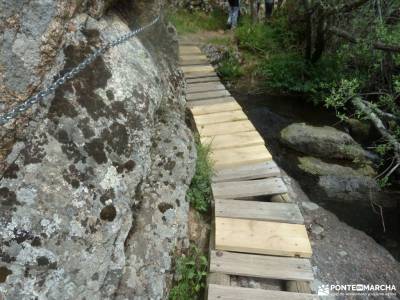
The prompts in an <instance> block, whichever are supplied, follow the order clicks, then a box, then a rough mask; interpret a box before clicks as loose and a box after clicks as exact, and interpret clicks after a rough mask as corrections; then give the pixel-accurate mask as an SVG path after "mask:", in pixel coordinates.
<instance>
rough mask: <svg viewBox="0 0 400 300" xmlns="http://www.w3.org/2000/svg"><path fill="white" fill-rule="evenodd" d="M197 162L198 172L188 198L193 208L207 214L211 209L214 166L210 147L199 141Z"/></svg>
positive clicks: (197, 143) (191, 184) (197, 144)
mask: <svg viewBox="0 0 400 300" xmlns="http://www.w3.org/2000/svg"><path fill="white" fill-rule="evenodd" d="M196 148H197V161H196V172H195V174H194V177H193V179H192V182H191V183H190V187H189V190H188V192H187V198H188V200H189V202H190V204H191V206H192V207H193V208H194V209H196V210H197V211H198V212H201V213H205V212H207V211H208V210H209V208H210V202H211V197H212V192H211V177H212V175H213V171H212V164H211V161H210V158H209V153H210V147H208V146H203V145H201V143H200V141H199V139H198V138H197V142H196Z"/></svg>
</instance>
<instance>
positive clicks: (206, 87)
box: [186, 82, 225, 94]
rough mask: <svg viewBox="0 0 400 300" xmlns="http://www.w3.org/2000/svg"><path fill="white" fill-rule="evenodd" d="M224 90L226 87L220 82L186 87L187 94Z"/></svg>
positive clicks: (192, 84) (193, 84) (194, 84)
mask: <svg viewBox="0 0 400 300" xmlns="http://www.w3.org/2000/svg"><path fill="white" fill-rule="evenodd" d="M223 90H225V86H224V85H223V84H222V83H220V82H206V83H191V84H188V85H187V86H186V92H187V93H188V94H190V93H201V92H206V91H223Z"/></svg>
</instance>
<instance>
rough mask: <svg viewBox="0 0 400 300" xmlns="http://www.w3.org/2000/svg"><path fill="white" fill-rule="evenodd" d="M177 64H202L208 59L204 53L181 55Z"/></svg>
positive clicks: (206, 62)
mask: <svg viewBox="0 0 400 300" xmlns="http://www.w3.org/2000/svg"><path fill="white" fill-rule="evenodd" d="M179 64H180V65H181V66H190V65H204V64H208V59H207V57H206V56H205V55H202V54H198V55H181V56H180V57H179Z"/></svg>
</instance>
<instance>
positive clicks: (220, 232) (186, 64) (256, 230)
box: [180, 45, 316, 300]
mask: <svg viewBox="0 0 400 300" xmlns="http://www.w3.org/2000/svg"><path fill="white" fill-rule="evenodd" d="M180 65H181V68H182V70H183V72H184V74H185V79H186V83H187V89H186V94H187V97H186V98H187V101H188V102H187V105H188V107H189V109H190V111H191V112H192V115H193V120H194V125H195V126H196V128H197V131H198V132H199V135H200V138H201V142H202V143H203V144H209V145H211V159H212V160H213V162H214V170H215V175H214V177H213V184H212V191H213V196H214V200H213V203H212V206H213V224H212V225H213V226H212V227H213V229H212V232H211V237H210V269H209V272H210V274H209V278H208V287H207V295H208V299H210V300H214V299H220V300H224V299H229V300H249V299H252V300H258V299H274V300H275V299H316V296H314V295H311V294H310V293H309V291H310V290H309V288H308V283H309V282H310V281H312V280H313V272H312V267H311V263H310V260H309V258H310V257H311V255H312V250H311V245H310V241H309V239H308V235H307V231H306V228H305V226H304V224H303V223H304V220H303V217H302V215H301V212H300V210H299V207H298V206H297V204H294V203H290V201H287V200H288V197H287V194H286V192H287V189H286V185H285V183H284V182H283V181H282V179H281V177H280V170H279V168H278V166H277V165H276V164H275V163H274V161H273V160H272V155H271V154H270V153H269V151H268V150H267V148H266V147H265V144H264V140H263V138H262V137H261V136H260V134H259V133H258V132H257V130H256V129H255V128H254V126H253V124H252V123H251V122H250V121H249V120H248V119H247V116H246V114H245V113H244V112H243V110H242V108H241V106H240V105H239V104H238V103H237V102H236V101H235V99H234V98H233V97H232V96H231V94H230V93H229V91H227V90H226V89H225V87H224V85H223V84H221V82H220V80H219V78H218V76H217V74H216V72H215V70H214V68H213V67H212V66H211V65H210V64H209V63H208V60H207V57H206V56H204V55H203V54H202V53H201V50H200V49H199V48H198V47H196V46H193V45H181V46H180ZM261 199H262V200H261ZM282 200H286V201H282ZM231 275H235V276H246V277H257V278H265V279H276V280H281V281H282V282H283V283H285V284H284V286H286V287H287V288H286V290H282V291H277V290H265V289H252V288H242V287H234V286H231V285H230V276H231Z"/></svg>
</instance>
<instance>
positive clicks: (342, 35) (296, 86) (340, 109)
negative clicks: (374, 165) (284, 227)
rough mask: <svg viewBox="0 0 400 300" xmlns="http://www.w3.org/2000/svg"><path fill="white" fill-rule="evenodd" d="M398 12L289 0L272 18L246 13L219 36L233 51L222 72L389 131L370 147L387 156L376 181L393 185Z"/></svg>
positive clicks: (399, 131)
mask: <svg viewBox="0 0 400 300" xmlns="http://www.w3.org/2000/svg"><path fill="white" fill-rule="evenodd" d="M399 10H400V3H399V1H362V0H360V1H350V2H349V1H344V0H341V1H335V2H333V1H329V0H325V1H314V0H307V1H303V2H302V3H298V2H297V1H294V0H288V1H286V5H284V6H282V7H281V8H280V9H278V10H276V11H275V13H274V16H273V18H272V19H271V20H269V21H268V22H267V23H264V22H259V23H256V24H254V23H253V22H252V19H251V17H250V16H247V15H244V16H243V17H242V18H241V21H240V24H239V26H238V28H237V29H236V30H235V31H234V32H233V38H228V39H223V38H221V39H219V40H218V41H217V42H218V44H222V45H225V46H226V47H227V51H226V54H225V55H224V58H223V59H222V61H220V62H219V63H218V69H217V70H218V72H219V74H220V75H221V76H222V77H223V78H224V79H225V80H227V81H232V82H233V83H238V84H237V85H238V86H240V83H241V81H242V85H243V86H246V88H249V83H250V84H251V83H253V82H255V83H256V85H255V87H254V88H253V87H252V89H254V90H258V91H260V90H262V91H264V92H273V93H288V94H299V95H302V96H304V97H305V98H307V99H310V100H311V101H312V102H313V103H314V104H316V105H319V106H321V108H323V107H326V108H330V109H334V110H335V111H336V112H337V115H338V117H339V118H340V119H341V120H343V121H344V120H347V119H348V118H356V119H359V120H361V121H368V122H371V123H372V124H373V125H374V127H375V128H376V129H377V131H378V132H379V133H380V134H381V136H382V138H381V139H379V140H376V141H375V142H374V143H372V144H371V145H369V146H370V147H369V148H370V149H372V150H374V151H375V152H376V153H377V154H378V155H379V156H380V157H381V162H380V165H381V173H380V175H379V176H378V177H377V179H378V180H379V182H380V183H382V182H389V180H388V177H390V176H392V175H393V174H396V172H397V173H399V171H398V170H399V169H400V168H399V166H400V143H399V140H400V126H399V125H400V107H399V101H400V22H399ZM218 11H219V10H218ZM196 14H197V13H188V14H187V15H185V16H183V15H180V16H181V17H182V16H183V17H187V18H190V19H195V18H194V17H193V16H194V15H196ZM220 16H221V15H220V11H219V14H218V15H215V14H211V15H209V16H208V20H209V21H208V22H210V23H213V24H216V23H217V22H220V21H221V20H220V19H218V18H220ZM222 20H224V19H222ZM181 23H184V22H182V21H181ZM178 25H179V24H178ZM204 26H207V25H205V24H203V25H201V24H198V28H199V30H200V29H201V28H204ZM221 26H223V23H219V26H218V28H221ZM214 40H215V39H214ZM212 42H213V43H215V41H212ZM237 54H239V55H237ZM250 92H251V91H250ZM392 177H393V176H392Z"/></svg>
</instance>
